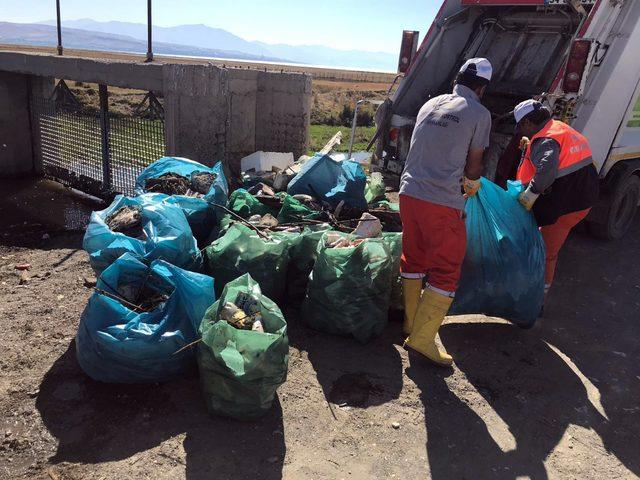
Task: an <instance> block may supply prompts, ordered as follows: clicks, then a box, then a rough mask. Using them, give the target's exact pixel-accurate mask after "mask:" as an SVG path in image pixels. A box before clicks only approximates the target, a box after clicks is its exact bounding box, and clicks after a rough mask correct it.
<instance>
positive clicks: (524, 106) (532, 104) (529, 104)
mask: <svg viewBox="0 0 640 480" xmlns="http://www.w3.org/2000/svg"><path fill="white" fill-rule="evenodd" d="M541 108H544V107H543V105H542V103H540V102H539V101H538V100H534V99H533V98H531V99H529V100H525V101H524V102H520V103H519V104H518V105H516V107H515V108H514V109H513V116H514V117H515V118H516V123H520V120H522V119H523V118H524V117H526V116H527V115H529V114H530V113H531V112H534V111H536V110H540V109H541Z"/></svg>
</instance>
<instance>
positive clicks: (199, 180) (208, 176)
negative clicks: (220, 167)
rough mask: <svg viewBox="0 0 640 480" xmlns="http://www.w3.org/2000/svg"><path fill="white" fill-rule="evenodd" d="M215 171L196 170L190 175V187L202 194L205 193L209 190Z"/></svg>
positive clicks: (214, 178)
mask: <svg viewBox="0 0 640 480" xmlns="http://www.w3.org/2000/svg"><path fill="white" fill-rule="evenodd" d="M216 178H217V175H216V174H215V173H207V172H196V173H194V174H192V175H191V189H192V190H194V191H195V192H198V193H200V194H202V195H206V194H207V193H209V190H211V185H213V182H215V181H216Z"/></svg>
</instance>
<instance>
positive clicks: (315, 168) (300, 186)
mask: <svg viewBox="0 0 640 480" xmlns="http://www.w3.org/2000/svg"><path fill="white" fill-rule="evenodd" d="M366 183H367V176H366V175H365V173H364V170H362V167H361V166H360V164H359V163H357V162H354V161H351V160H343V161H336V160H333V159H332V158H331V157H330V156H329V155H316V156H314V157H313V158H311V159H309V160H307V161H306V162H305V163H304V165H303V166H302V168H301V170H300V172H299V173H298V174H297V175H296V176H295V177H294V178H293V180H291V182H289V185H288V186H287V193H288V194H289V195H296V194H300V193H303V194H306V195H311V196H312V197H315V198H316V199H318V200H322V201H325V202H327V203H329V204H330V205H331V206H332V207H333V208H335V207H337V206H338V204H339V203H340V202H341V201H342V200H344V202H345V204H346V205H349V206H350V207H353V208H356V209H359V210H362V211H364V210H366V209H367V201H366V199H365V196H364V191H365V185H366Z"/></svg>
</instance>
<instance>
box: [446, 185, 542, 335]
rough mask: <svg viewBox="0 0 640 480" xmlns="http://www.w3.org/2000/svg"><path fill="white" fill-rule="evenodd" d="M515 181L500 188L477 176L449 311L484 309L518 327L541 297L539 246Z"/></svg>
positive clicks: (531, 316)
mask: <svg viewBox="0 0 640 480" xmlns="http://www.w3.org/2000/svg"><path fill="white" fill-rule="evenodd" d="M521 191H522V185H521V184H520V183H519V182H509V185H508V190H507V191H504V190H503V189H502V188H500V187H498V186H497V185H496V184H494V183H492V182H491V181H489V180H487V179H485V178H482V186H481V188H480V190H479V191H478V194H477V195H475V196H474V197H471V198H469V199H468V200H467V203H466V206H465V211H466V214H467V219H466V227H467V252H466V256H465V259H464V263H463V265H462V276H461V278H460V286H459V288H458V291H457V292H456V298H455V301H454V303H453V305H452V308H451V310H450V314H463V313H484V314H486V315H489V316H494V317H502V318H505V319H507V320H510V321H512V322H513V323H515V324H517V325H519V326H521V327H531V326H533V324H534V322H535V321H536V319H537V317H538V315H539V313H540V308H541V306H542V302H543V299H544V268H545V247H544V242H543V240H542V235H541V234H540V231H539V230H538V227H537V225H536V222H535V219H534V217H533V215H532V214H531V213H530V212H527V211H526V210H525V209H524V208H522V206H521V205H520V204H519V203H518V200H517V197H518V194H519V193H520V192H521Z"/></svg>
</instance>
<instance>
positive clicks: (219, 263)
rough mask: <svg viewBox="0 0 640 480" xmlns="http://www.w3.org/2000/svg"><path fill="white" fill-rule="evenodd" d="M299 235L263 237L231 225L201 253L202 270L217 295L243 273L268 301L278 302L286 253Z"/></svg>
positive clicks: (282, 283) (284, 270)
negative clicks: (258, 287)
mask: <svg viewBox="0 0 640 480" xmlns="http://www.w3.org/2000/svg"><path fill="white" fill-rule="evenodd" d="M299 236H300V234H299V233H289V232H273V233H269V234H266V235H265V236H264V237H263V236H260V235H258V233H257V232H256V231H255V230H252V229H251V228H249V227H247V226H246V225H243V224H241V223H234V224H232V225H231V226H230V227H229V228H228V229H227V230H226V232H225V233H224V234H223V235H222V236H221V237H220V238H218V239H217V240H215V241H214V242H213V243H212V244H211V245H209V246H208V247H207V248H206V249H205V252H204V255H205V263H206V265H205V267H206V269H207V271H208V272H210V274H211V275H212V276H213V277H214V278H215V279H216V284H215V287H216V295H217V296H219V295H220V294H221V293H222V289H223V288H224V286H225V285H226V284H227V283H229V282H230V281H232V280H235V279H236V278H238V277H240V276H241V275H243V274H245V273H249V274H251V276H252V277H253V278H254V279H255V280H256V281H257V282H258V283H259V284H260V285H261V286H262V289H263V291H264V293H265V295H267V296H268V297H270V298H272V299H274V300H275V301H279V300H280V299H282V297H283V294H284V290H285V286H286V275H287V266H288V265H289V249H290V248H291V247H292V246H294V245H295V244H296V242H297V241H298V238H299Z"/></svg>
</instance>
